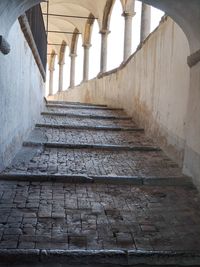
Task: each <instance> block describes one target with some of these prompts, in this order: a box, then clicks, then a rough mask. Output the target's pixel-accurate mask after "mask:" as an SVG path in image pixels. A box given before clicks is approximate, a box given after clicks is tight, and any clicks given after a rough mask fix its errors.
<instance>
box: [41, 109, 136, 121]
mask: <svg viewBox="0 0 200 267" xmlns="http://www.w3.org/2000/svg"><path fill="white" fill-rule="evenodd" d="M41 115H43V116H58V117H59V116H61V117H65V116H66V117H77V118H88V119H99V120H104V119H105V120H132V118H131V117H128V116H121V117H116V116H100V115H99V116H98V115H84V114H73V113H62V112H46V111H43V112H41Z"/></svg>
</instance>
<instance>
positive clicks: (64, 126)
mask: <svg viewBox="0 0 200 267" xmlns="http://www.w3.org/2000/svg"><path fill="white" fill-rule="evenodd" d="M35 127H37V128H57V129H80V130H96V131H99V130H104V131H133V132H144V129H142V128H131V127H129V128H127V127H115V126H85V125H67V124H48V123H37V124H36V125H35Z"/></svg>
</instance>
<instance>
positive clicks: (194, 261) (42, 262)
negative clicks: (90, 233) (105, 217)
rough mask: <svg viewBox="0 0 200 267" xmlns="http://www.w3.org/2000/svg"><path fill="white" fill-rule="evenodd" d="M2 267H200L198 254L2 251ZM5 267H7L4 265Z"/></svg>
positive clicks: (44, 250) (112, 251)
mask: <svg viewBox="0 0 200 267" xmlns="http://www.w3.org/2000/svg"><path fill="white" fill-rule="evenodd" d="M0 261H1V265H0V266H8V264H9V265H10V266H20V267H25V266H32V267H33V266H34V267H37V266H38V267H40V266H54V267H60V266H66V267H72V266H77V267H83V266H87V267H94V266H96V267H108V266H113V267H121V266H124V267H128V266H129V267H138V266H141V267H145V266H148V267H156V266H158V267H167V266H168V267H170V266H171V267H177V266H180V267H181V266H188V267H192V266H193V267H195V266H199V262H200V252H199V251H198V250H197V251H162V250H161V251H142V250H141V251H137V250H133V249H132V250H127V249H123V250H122V249H110V250H109V249H104V250H103V249H102V250H83V249H79V250H64V249H56V250H54V249H51V250H48V249H10V250H6V249H1V250H0ZM2 264H5V265H2Z"/></svg>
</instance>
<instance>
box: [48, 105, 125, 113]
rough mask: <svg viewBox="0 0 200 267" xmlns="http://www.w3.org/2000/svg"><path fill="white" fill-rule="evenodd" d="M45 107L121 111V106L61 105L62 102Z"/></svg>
mask: <svg viewBox="0 0 200 267" xmlns="http://www.w3.org/2000/svg"><path fill="white" fill-rule="evenodd" d="M46 107H47V108H66V109H67V108H70V109H88V110H93V109H97V110H115V111H122V110H123V109H122V108H111V107H101V106H100V107H99V106H84V105H63V104H46Z"/></svg>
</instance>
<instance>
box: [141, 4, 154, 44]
mask: <svg viewBox="0 0 200 267" xmlns="http://www.w3.org/2000/svg"><path fill="white" fill-rule="evenodd" d="M150 31H151V7H150V6H149V5H146V4H144V3H142V13H141V30H140V42H143V41H144V40H145V39H146V38H147V36H148V35H149V34H150Z"/></svg>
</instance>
